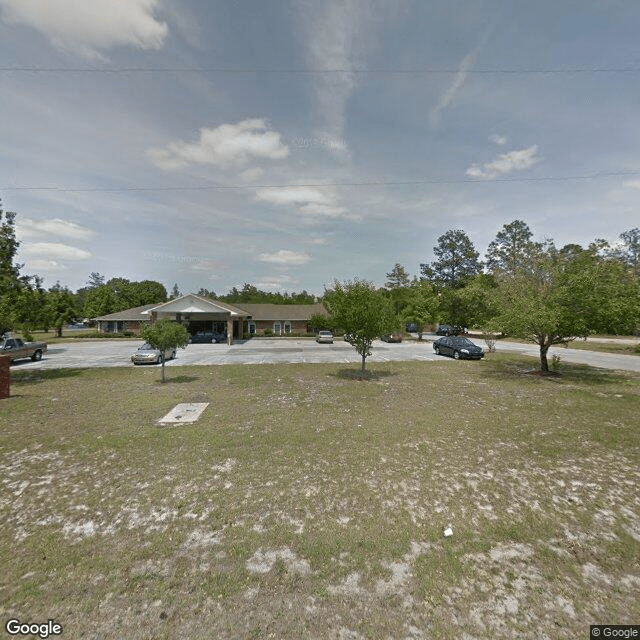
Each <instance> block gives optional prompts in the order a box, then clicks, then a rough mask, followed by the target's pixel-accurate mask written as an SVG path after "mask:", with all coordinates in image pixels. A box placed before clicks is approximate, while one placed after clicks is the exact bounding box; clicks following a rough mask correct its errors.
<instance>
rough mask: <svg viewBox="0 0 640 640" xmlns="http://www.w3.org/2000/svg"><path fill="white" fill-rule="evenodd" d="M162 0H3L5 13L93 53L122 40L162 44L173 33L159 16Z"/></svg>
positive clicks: (77, 50) (61, 44) (66, 46)
mask: <svg viewBox="0 0 640 640" xmlns="http://www.w3.org/2000/svg"><path fill="white" fill-rule="evenodd" d="M159 5H160V0H100V1H99V2H95V1H91V0H0V8H1V9H2V18H3V20H4V21H5V22H8V23H11V24H23V25H27V26H30V27H33V28H34V29H36V30H37V31H39V32H40V33H42V34H43V35H44V36H45V37H46V38H48V39H49V41H50V42H51V43H52V44H53V45H54V46H55V47H57V48H59V49H63V50H65V51H69V52H71V53H74V54H77V55H80V56H82V57H85V58H88V59H104V56H103V55H102V54H101V53H100V52H101V51H105V50H108V49H111V48H112V47H116V46H133V47H137V48H140V49H159V48H160V47H161V46H162V44H163V42H164V40H165V38H166V36H167V33H168V27H167V25H166V23H164V22H160V21H158V20H157V19H156V18H155V17H154V11H155V10H156V8H157V7H158V6H159Z"/></svg>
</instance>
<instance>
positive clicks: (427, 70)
mask: <svg viewBox="0 0 640 640" xmlns="http://www.w3.org/2000/svg"><path fill="white" fill-rule="evenodd" d="M459 72H460V69H459V68H457V67H456V68H454V67H424V68H415V69H384V68H374V69H349V68H347V69H304V68H291V69H286V68H281V69H268V68H253V69H250V68H244V69H233V68H231V69H229V68H224V67H36V66H30V65H29V66H19V65H15V66H4V67H0V73H103V74H108V73H112V74H117V73H217V74H230V75H233V74H236V75H243V74H246V75H250V74H293V75H314V74H362V75H366V74H387V75H395V74H398V75H412V74H415V75H420V74H439V73H441V74H455V73H459ZM638 72H640V66H638V65H628V66H624V67H590V66H567V67H523V68H519V67H512V68H509V67H506V68H498V67H496V68H475V69H465V71H464V73H466V74H476V75H482V74H508V75H528V74H541V75H542V74H585V73H599V74H600V73H638Z"/></svg>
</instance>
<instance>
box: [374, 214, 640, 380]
mask: <svg viewBox="0 0 640 640" xmlns="http://www.w3.org/2000/svg"><path fill="white" fill-rule="evenodd" d="M433 250H434V255H435V256H436V260H434V261H433V262H430V263H423V264H421V265H420V275H419V277H418V276H414V277H413V278H411V277H410V275H409V274H408V273H407V271H406V270H405V269H404V267H402V265H400V264H396V265H395V266H394V268H393V269H392V271H390V272H389V273H388V274H387V282H386V287H385V288H384V291H385V293H386V295H387V296H388V297H389V298H390V299H391V300H392V301H393V304H394V308H395V311H396V314H397V317H398V322H401V321H402V322H413V323H415V324H417V325H419V326H423V325H425V324H429V323H435V322H446V323H450V324H455V325H459V326H462V327H474V328H480V329H483V330H485V331H486V332H500V333H503V334H506V335H511V336H517V337H522V338H525V339H527V340H530V341H532V342H535V343H536V344H538V345H539V347H540V360H541V368H542V369H543V370H547V369H548V365H547V360H546V354H547V352H548V349H549V347H551V346H552V345H554V344H566V343H567V342H569V341H570V340H572V339H574V338H578V337H586V336H587V335H589V334H592V333H608V334H618V335H621V334H634V333H635V334H637V333H638V331H639V328H640V229H638V228H635V229H631V230H629V231H625V232H623V233H621V234H620V236H619V240H618V242H616V243H615V244H614V245H610V244H609V243H608V242H606V241H605V240H602V239H596V240H594V241H593V242H592V243H590V244H589V246H588V247H586V248H585V247H582V246H580V245H578V244H567V245H564V246H562V247H556V245H555V243H554V242H553V240H545V241H544V242H536V241H534V240H533V233H532V232H531V230H530V229H529V227H528V225H527V224H526V223H525V222H523V221H521V220H514V221H513V222H511V223H509V224H505V225H504V226H503V228H502V229H501V230H500V232H499V233H498V234H497V235H496V238H495V239H494V240H493V241H492V242H491V243H490V245H489V247H488V249H487V251H486V254H485V256H484V260H481V258H480V253H479V252H478V251H477V250H476V248H475V247H474V245H473V242H472V241H471V239H470V238H469V237H468V236H467V234H466V233H465V232H464V231H462V230H460V229H455V230H451V231H447V232H446V233H445V234H443V235H442V236H440V237H439V238H438V244H437V245H436V246H435V247H434V249H433Z"/></svg>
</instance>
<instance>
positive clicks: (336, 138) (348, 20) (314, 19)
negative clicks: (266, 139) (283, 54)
mask: <svg viewBox="0 0 640 640" xmlns="http://www.w3.org/2000/svg"><path fill="white" fill-rule="evenodd" d="M394 4H395V6H393V7H390V6H389V5H388V3H384V2H377V1H376V0H329V1H327V2H322V3H321V2H315V1H312V0H307V1H304V0H298V2H297V5H298V7H299V16H300V22H301V25H302V26H301V28H300V29H299V33H300V34H302V36H303V40H302V44H303V46H304V47H305V49H306V58H307V63H308V65H309V67H310V68H312V69H317V70H325V69H331V70H339V71H340V72H339V73H333V72H332V73H316V74H313V75H312V83H313V91H314V93H315V95H316V100H317V111H318V114H319V116H320V119H321V125H320V126H319V127H318V130H317V132H316V133H317V134H318V137H320V138H322V139H325V140H328V141H330V144H329V145H326V148H327V149H329V150H331V151H332V152H334V153H336V154H337V155H345V154H347V153H348V148H347V144H346V142H345V138H344V129H345V123H346V107H347V103H348V101H349V99H350V98H351V95H352V94H353V92H354V90H355V88H356V87H357V84H358V75H357V74H356V73H354V72H355V71H358V70H362V69H365V68H366V59H367V57H368V56H369V54H370V53H371V51H372V50H373V49H374V47H375V45H376V42H377V34H378V31H379V30H380V27H381V26H382V25H387V24H388V23H389V22H390V20H391V19H392V17H393V15H392V14H393V13H394V12H396V11H399V10H400V9H399V7H401V6H402V5H404V2H400V1H399V0H398V1H397V2H396V3H392V5H394Z"/></svg>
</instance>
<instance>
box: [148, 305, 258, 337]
mask: <svg viewBox="0 0 640 640" xmlns="http://www.w3.org/2000/svg"><path fill="white" fill-rule="evenodd" d="M144 313H146V314H148V315H149V319H150V322H151V324H155V323H156V322H157V321H158V320H161V319H162V318H171V319H172V320H176V321H178V322H185V324H186V325H187V329H188V330H189V331H190V332H191V333H196V331H206V330H210V331H217V332H219V333H224V332H226V334H227V343H228V344H232V343H233V338H241V337H242V328H243V323H244V320H245V318H246V317H247V312H246V311H243V310H242V309H238V308H237V307H233V306H232V305H230V304H226V303H224V302H220V301H218V300H215V301H214V300H207V299H206V298H201V297H200V296H197V295H195V294H193V293H188V294H186V295H184V296H180V297H179V298H175V299H174V300H169V302H165V303H163V304H159V305H157V306H155V307H152V308H151V309H148V310H147V311H145V312H144Z"/></svg>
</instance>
